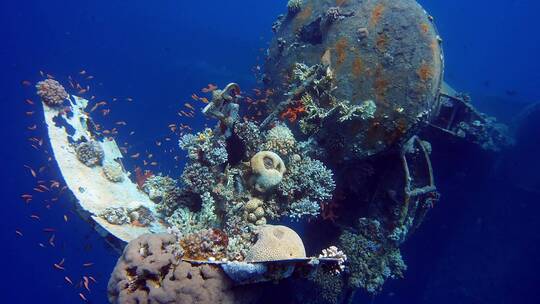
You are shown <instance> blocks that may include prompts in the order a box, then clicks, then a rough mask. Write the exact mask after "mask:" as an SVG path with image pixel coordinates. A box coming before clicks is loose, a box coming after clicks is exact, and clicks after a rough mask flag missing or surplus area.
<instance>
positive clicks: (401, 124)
mask: <svg viewBox="0 0 540 304" xmlns="http://www.w3.org/2000/svg"><path fill="white" fill-rule="evenodd" d="M407 129H408V126H407V120H406V119H405V118H403V117H402V118H399V119H397V120H396V125H395V129H394V130H393V132H392V133H390V134H389V136H388V140H387V144H388V145H391V144H393V143H395V142H396V141H398V140H399V139H400V138H401V137H403V135H404V134H405V133H406V132H407Z"/></svg>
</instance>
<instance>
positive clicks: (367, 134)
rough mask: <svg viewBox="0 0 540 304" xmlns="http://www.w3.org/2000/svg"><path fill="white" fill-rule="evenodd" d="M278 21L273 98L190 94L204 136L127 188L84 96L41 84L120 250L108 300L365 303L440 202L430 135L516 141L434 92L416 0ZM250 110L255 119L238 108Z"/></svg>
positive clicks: (60, 151) (309, 6)
mask: <svg viewBox="0 0 540 304" xmlns="http://www.w3.org/2000/svg"><path fill="white" fill-rule="evenodd" d="M287 10H288V12H287V14H286V15H282V16H280V17H279V18H278V21H276V23H275V24H274V26H273V30H274V32H275V34H276V37H275V39H274V40H273V42H272V44H271V46H270V49H269V51H268V57H267V67H266V70H265V72H266V73H265V75H263V79H262V80H263V81H264V83H265V85H266V87H267V88H266V92H271V93H267V94H266V96H264V102H262V101H261V102H259V101H253V100H252V99H251V98H250V97H248V96H245V97H244V96H241V90H240V86H239V85H238V84H236V83H230V84H228V85H227V86H225V87H224V88H223V89H219V88H218V87H217V86H215V85H208V87H207V88H205V89H203V93H211V94H212V98H211V100H210V101H208V100H207V99H206V98H203V97H199V96H197V95H196V94H193V96H192V98H193V99H195V100H201V101H203V102H205V103H207V105H206V106H205V107H204V109H203V110H202V113H203V114H204V115H205V116H206V117H208V118H211V119H216V120H217V125H216V126H215V127H213V128H210V127H207V128H205V129H203V130H200V131H199V132H196V133H194V134H184V133H182V135H181V136H180V138H179V141H178V145H179V147H180V148H181V149H183V150H184V151H185V152H186V155H187V160H186V164H185V166H184V168H183V170H182V171H181V172H176V174H174V173H173V174H172V175H176V176H168V175H165V174H163V173H159V172H157V173H156V174H153V173H151V172H148V171H143V170H142V169H141V168H137V169H136V170H135V176H134V177H133V179H134V180H135V181H132V180H131V178H130V175H129V174H128V173H127V172H126V171H125V170H124V167H123V164H122V158H123V156H122V153H121V150H120V149H119V148H118V146H117V145H116V143H115V142H114V140H112V139H110V138H105V137H103V134H104V133H100V132H99V131H97V130H96V128H95V125H94V124H93V122H92V119H91V117H90V114H88V113H86V112H85V108H86V107H87V105H88V101H87V100H86V99H83V98H80V97H77V96H69V95H67V93H66V94H64V93H65V90H64V89H63V87H61V85H60V83H58V82H56V81H53V80H51V79H48V80H45V81H44V82H43V83H41V84H40V83H38V94H39V95H40V96H42V99H43V106H44V109H45V119H46V123H47V127H48V132H49V138H50V141H51V145H52V147H53V151H54V157H55V159H56V161H57V163H58V165H59V168H60V171H61V173H62V175H63V177H64V179H65V181H66V183H67V185H68V187H69V189H71V190H72V192H73V193H74V195H75V197H76V198H77V200H78V204H79V206H80V209H81V210H82V211H84V212H85V213H86V214H89V215H90V217H91V218H92V219H93V220H94V221H95V222H96V223H97V224H98V225H97V227H101V229H100V231H104V232H105V233H108V234H112V235H113V236H114V237H116V238H117V239H118V240H121V241H123V242H128V245H127V246H126V247H125V249H124V252H123V255H122V256H121V257H120V259H119V260H118V263H117V265H116V267H115V269H114V271H113V273H112V275H111V278H110V280H109V285H108V295H109V300H110V301H111V303H217V302H219V303H257V296H258V290H259V288H260V289H262V288H265V287H264V286H266V285H264V284H257V285H254V283H262V282H275V283H278V284H288V285H289V286H288V288H291V289H294V290H296V291H297V292H296V293H295V294H293V295H290V298H289V299H288V300H289V302H290V303H347V302H350V301H352V298H353V297H354V294H355V292H356V291H357V290H359V289H363V290H365V291H366V292H367V293H369V294H377V293H378V292H380V291H381V290H382V287H383V284H384V283H385V281H386V280H388V279H390V278H400V277H403V275H404V272H405V270H406V264H405V262H404V260H403V258H402V255H401V252H400V246H401V245H402V244H403V243H404V242H405V241H406V240H407V239H408V237H409V236H410V235H411V234H412V233H413V232H414V231H415V230H416V229H418V227H419V226H420V225H421V223H422V221H423V219H424V218H425V216H426V214H427V212H428V211H429V210H431V209H432V208H433V207H434V206H435V204H436V202H437V201H438V199H439V193H438V191H437V187H436V185H435V180H434V173H433V166H432V163H431V157H430V156H431V153H432V149H433V148H432V146H431V144H430V143H429V142H427V141H426V140H423V139H422V138H420V136H422V137H423V136H424V135H426V136H427V137H429V136H428V135H429V134H432V133H433V132H434V130H435V131H437V132H440V131H443V132H445V133H446V134H451V135H452V136H454V137H457V138H464V139H466V140H469V141H470V142H472V143H474V144H477V145H479V146H481V147H482V148H484V149H486V150H490V151H498V150H501V149H503V148H504V147H506V146H507V145H508V144H510V143H511V139H510V138H509V137H508V136H506V134H505V133H504V126H502V125H500V124H496V123H495V121H494V120H493V119H491V118H488V117H487V116H485V115H483V114H482V113H480V112H478V111H476V110H475V109H474V108H473V107H472V105H470V104H468V103H467V102H466V100H465V99H464V98H462V97H460V96H458V94H457V93H455V92H453V91H452V92H451V90H450V89H449V87H447V86H446V85H443V68H444V60H443V59H444V57H443V53H442V46H441V39H440V37H439V36H438V34H437V30H436V28H435V26H434V24H433V23H432V20H433V19H432V18H431V17H430V16H429V15H427V13H426V12H425V11H424V10H423V9H422V8H421V7H420V5H418V4H417V3H416V2H415V1H414V0H367V1H363V0H351V1H337V2H335V1H329V0H298V1H297V0H291V1H289V3H288V5H287ZM398 15H399V17H400V18H395V17H396V16H398ZM284 72H285V73H284ZM45 82H46V83H45ZM255 92H256V95H257V96H259V97H260V96H262V95H263V94H262V93H261V92H262V91H261V90H256V91H255ZM244 98H245V99H246V100H247V103H248V106H247V109H245V108H243V107H241V106H240V105H241V104H242V103H241V100H243V99H244ZM256 103H257V104H258V105H259V106H260V107H261V108H263V109H264V110H265V111H262V110H261V109H257V112H255V113H249V112H250V111H253V110H250V109H251V107H253V106H254V104H256ZM66 104H67V107H66V108H62V106H65V105H66ZM185 106H186V108H188V109H190V110H189V111H188V112H185V111H181V112H183V113H182V116H183V117H193V115H194V107H193V106H191V104H186V105H185ZM242 111H246V112H247V113H246V114H248V115H245V116H242V115H241V112H242ZM252 114H253V115H252ZM265 114H267V115H266V116H265ZM241 117H242V118H241ZM248 117H252V118H253V117H260V120H259V119H248ZM180 126H182V124H180ZM169 128H170V129H171V130H172V131H173V132H174V131H176V130H177V124H170V125H169ZM181 128H182V129H184V127H183V126H182V127H181ZM426 133H428V134H426ZM169 140H170V138H169ZM158 143H159V144H158ZM161 144H162V142H161V141H158V142H156V145H157V146H161ZM140 157H141V158H142V157H144V153H143V154H141V153H135V154H131V157H130V159H131V160H135V159H139V158H140ZM25 199H31V197H26V198H25ZM297 222H300V223H297ZM306 222H315V223H316V225H315V226H317V227H313V225H311V226H309V227H310V229H312V230H313V231H311V230H310V231H305V229H307V228H306V227H308V226H305V225H304V224H306ZM302 225H304V226H302ZM288 226H289V227H288ZM291 227H295V229H297V227H301V228H300V229H297V230H298V231H302V233H300V234H299V233H298V232H297V231H295V230H293V229H292V228H291ZM318 229H320V230H318ZM326 232H328V233H326ZM304 243H305V244H316V248H318V249H320V252H321V253H320V254H318V255H316V254H315V255H314V253H313V252H306V248H313V246H304ZM344 274H345V275H344ZM278 286H279V285H278Z"/></svg>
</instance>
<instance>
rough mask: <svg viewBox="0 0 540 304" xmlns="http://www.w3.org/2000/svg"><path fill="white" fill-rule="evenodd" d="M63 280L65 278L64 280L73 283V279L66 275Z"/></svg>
mask: <svg viewBox="0 0 540 304" xmlns="http://www.w3.org/2000/svg"><path fill="white" fill-rule="evenodd" d="M64 280H66V282H68V283H69V284H71V285H73V281H72V280H71V279H70V278H69V277H68V276H65V277H64Z"/></svg>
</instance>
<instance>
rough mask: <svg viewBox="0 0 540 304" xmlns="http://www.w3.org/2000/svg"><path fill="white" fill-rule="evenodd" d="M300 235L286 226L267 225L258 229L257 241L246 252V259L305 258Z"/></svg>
mask: <svg viewBox="0 0 540 304" xmlns="http://www.w3.org/2000/svg"><path fill="white" fill-rule="evenodd" d="M305 257H306V250H305V248H304V243H303V242H302V239H301V238H300V236H299V235H298V234H297V233H296V232H295V231H294V230H292V229H291V228H289V227H285V226H274V225H265V226H262V227H261V228H259V229H258V230H257V241H256V242H255V244H254V245H253V246H252V247H251V248H250V249H249V251H248V252H247V254H246V261H274V260H282V259H294V258H305Z"/></svg>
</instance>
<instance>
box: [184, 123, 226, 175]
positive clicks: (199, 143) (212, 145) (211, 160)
mask: <svg viewBox="0 0 540 304" xmlns="http://www.w3.org/2000/svg"><path fill="white" fill-rule="evenodd" d="M179 145H180V148H182V149H184V150H186V151H187V152H188V156H189V158H190V159H191V160H192V161H200V162H202V163H204V164H206V165H208V166H210V167H212V166H217V165H221V164H224V163H225V162H227V148H226V143H225V138H224V137H223V136H219V135H216V134H214V132H213V131H212V129H209V128H206V129H205V130H204V131H203V132H199V133H197V134H196V135H193V134H187V135H184V136H182V138H180V141H179Z"/></svg>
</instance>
